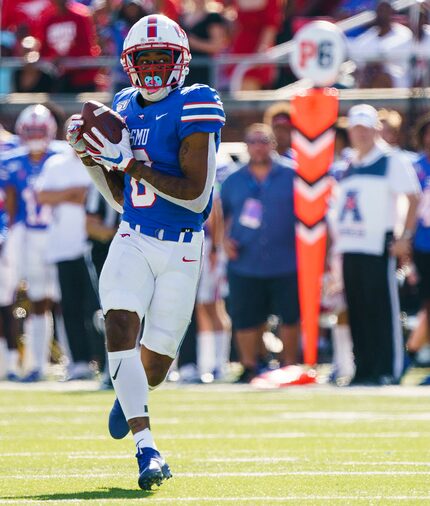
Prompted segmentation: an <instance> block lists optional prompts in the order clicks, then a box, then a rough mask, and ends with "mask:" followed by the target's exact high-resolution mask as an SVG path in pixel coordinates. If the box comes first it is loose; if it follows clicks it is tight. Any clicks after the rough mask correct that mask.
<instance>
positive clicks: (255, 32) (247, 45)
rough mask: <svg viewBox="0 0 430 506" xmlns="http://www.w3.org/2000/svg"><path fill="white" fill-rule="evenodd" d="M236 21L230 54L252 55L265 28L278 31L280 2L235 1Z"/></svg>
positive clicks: (280, 13) (276, 0)
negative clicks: (272, 28)
mask: <svg viewBox="0 0 430 506" xmlns="http://www.w3.org/2000/svg"><path fill="white" fill-rule="evenodd" d="M236 5H237V19H236V28H235V37H234V39H233V42H232V46H231V52H232V53H235V54H247V53H253V52H254V51H255V49H256V47H257V45H258V43H259V41H260V37H261V34H262V32H263V30H264V29H265V28H268V27H274V28H275V29H276V30H278V29H279V27H280V25H281V21H282V9H281V2H280V0H252V1H249V0H236Z"/></svg>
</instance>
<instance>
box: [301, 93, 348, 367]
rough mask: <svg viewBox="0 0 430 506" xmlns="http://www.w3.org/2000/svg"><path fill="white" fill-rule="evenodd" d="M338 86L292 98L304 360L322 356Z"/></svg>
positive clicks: (308, 362) (311, 362) (313, 360)
mask: <svg viewBox="0 0 430 506" xmlns="http://www.w3.org/2000/svg"><path fill="white" fill-rule="evenodd" d="M338 105H339V103H338V92H337V90H336V89H334V88H323V89H310V90H307V91H306V92H304V93H303V94H300V95H297V96H295V97H294V98H293V99H292V100H291V121H292V124H293V126H294V129H295V130H294V131H293V134H292V147H293V149H294V150H295V151H296V153H297V164H298V168H297V177H296V180H295V186H294V210H295V214H296V219H297V225H296V251H297V270H298V284H299V300H300V313H301V326H302V341H303V351H304V362H305V364H308V365H314V364H316V362H317V356H318V336H319V314H320V299H321V281H322V275H323V273H324V259H325V254H326V244H327V226H326V223H325V215H326V212H327V200H328V197H329V195H330V190H331V188H330V182H329V178H328V176H327V171H328V169H329V167H330V165H331V163H332V161H333V154H334V138H335V132H334V129H333V126H334V124H335V122H336V120H337V115H338Z"/></svg>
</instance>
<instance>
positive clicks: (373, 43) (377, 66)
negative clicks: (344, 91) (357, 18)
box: [348, 0, 412, 88]
mask: <svg viewBox="0 0 430 506" xmlns="http://www.w3.org/2000/svg"><path fill="white" fill-rule="evenodd" d="M393 13H394V10H393V8H392V7H391V2H390V1H388V0H380V1H379V2H378V6H377V8H376V20H375V25H374V26H371V27H370V28H369V29H368V30H366V31H365V32H364V33H363V34H361V35H359V36H358V37H356V38H353V39H349V41H348V43H349V55H350V57H351V59H352V60H354V61H355V62H356V63H357V64H358V68H359V77H358V80H359V86H360V88H384V87H386V88H390V87H393V88H401V87H406V88H407V87H409V86H410V83H411V80H410V73H409V72H408V71H409V58H410V45H411V41H412V31H411V30H410V29H409V28H408V27H406V26H404V25H402V24H400V23H395V22H394V21H393V20H392V18H393ZM369 59H372V60H373V61H370V62H369Z"/></svg>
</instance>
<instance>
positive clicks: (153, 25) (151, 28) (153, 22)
mask: <svg viewBox="0 0 430 506" xmlns="http://www.w3.org/2000/svg"><path fill="white" fill-rule="evenodd" d="M147 36H148V38H150V37H156V36H157V18H156V17H150V18H149V19H148V33H147Z"/></svg>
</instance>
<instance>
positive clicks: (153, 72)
mask: <svg viewBox="0 0 430 506" xmlns="http://www.w3.org/2000/svg"><path fill="white" fill-rule="evenodd" d="M149 46H151V47H149ZM184 51H185V50H184V48H182V47H179V46H176V47H175V46H173V45H171V44H167V45H166V44H163V45H160V44H157V43H153V44H145V46H141V47H132V48H130V49H128V50H126V51H124V52H123V54H122V58H121V62H122V64H123V67H124V70H125V72H126V73H127V75H128V76H129V78H130V81H131V83H132V84H133V86H134V87H135V88H138V89H139V91H140V93H141V94H142V96H143V98H144V99H145V100H148V101H150V102H158V101H159V100H162V99H163V98H165V97H167V95H168V94H169V93H170V92H171V91H173V90H174V89H176V88H178V87H180V86H181V85H182V84H183V82H184V79H185V76H186V75H187V74H188V72H189V69H188V61H189V58H184ZM154 53H159V54H160V53H163V54H164V55H165V58H164V59H162V58H160V56H158V57H156V58H155V59H154ZM146 55H148V57H147V58H146Z"/></svg>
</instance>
